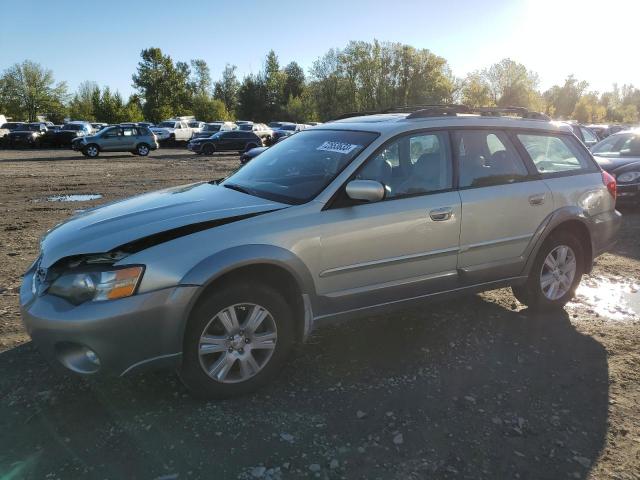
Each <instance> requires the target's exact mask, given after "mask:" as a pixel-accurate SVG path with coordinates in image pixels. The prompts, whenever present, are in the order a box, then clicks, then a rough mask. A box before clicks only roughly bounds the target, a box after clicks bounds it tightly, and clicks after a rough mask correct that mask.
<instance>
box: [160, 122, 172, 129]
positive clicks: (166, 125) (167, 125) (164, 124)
mask: <svg viewBox="0 0 640 480" xmlns="http://www.w3.org/2000/svg"><path fill="white" fill-rule="evenodd" d="M175 126H176V123H175V122H160V123H159V124H158V127H160V128H174V127H175Z"/></svg>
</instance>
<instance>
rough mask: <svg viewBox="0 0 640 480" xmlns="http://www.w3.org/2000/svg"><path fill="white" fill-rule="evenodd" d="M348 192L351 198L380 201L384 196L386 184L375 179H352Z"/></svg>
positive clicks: (348, 185)
mask: <svg viewBox="0 0 640 480" xmlns="http://www.w3.org/2000/svg"><path fill="white" fill-rule="evenodd" d="M346 192H347V196H348V197H349V198H350V199H351V200H358V201H364V202H379V201H380V200H382V199H383V198H384V185H382V184H381V183H380V182H376V181H375V180H351V181H350V182H349V183H347V188H346Z"/></svg>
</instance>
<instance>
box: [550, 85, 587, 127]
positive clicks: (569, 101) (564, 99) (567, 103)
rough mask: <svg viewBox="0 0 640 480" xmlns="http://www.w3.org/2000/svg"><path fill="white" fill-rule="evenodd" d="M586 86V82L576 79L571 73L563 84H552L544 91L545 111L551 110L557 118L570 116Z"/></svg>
mask: <svg viewBox="0 0 640 480" xmlns="http://www.w3.org/2000/svg"><path fill="white" fill-rule="evenodd" d="M588 86H589V84H588V83H587V82H585V81H578V80H577V79H576V78H575V77H574V76H573V75H569V76H568V77H567V79H566V80H565V81H564V85H563V86H559V85H554V86H553V87H551V88H550V89H549V90H547V91H546V92H544V99H545V101H546V106H547V113H551V112H553V114H554V115H555V116H556V117H558V118H565V119H567V118H570V117H571V115H572V113H573V112H574V110H575V108H576V104H577V103H578V100H580V97H581V96H582V94H583V93H584V91H585V90H586V89H587V87H588ZM581 108H582V107H581ZM551 109H552V110H551Z"/></svg>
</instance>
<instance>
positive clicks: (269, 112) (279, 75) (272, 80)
mask: <svg viewBox="0 0 640 480" xmlns="http://www.w3.org/2000/svg"><path fill="white" fill-rule="evenodd" d="M262 79H263V82H264V88H265V93H266V98H265V100H266V105H265V114H266V116H267V118H269V119H274V118H278V117H279V116H280V113H281V111H282V107H283V106H284V104H285V102H286V99H285V97H284V84H285V74H284V72H282V71H281V70H280V62H279V61H278V56H277V55H276V53H275V52H274V51H273V50H269V53H268V54H267V58H266V60H265V64H264V70H263V72H262Z"/></svg>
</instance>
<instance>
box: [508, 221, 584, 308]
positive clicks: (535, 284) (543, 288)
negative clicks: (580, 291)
mask: <svg viewBox="0 0 640 480" xmlns="http://www.w3.org/2000/svg"><path fill="white" fill-rule="evenodd" d="M583 272H584V250H583V248H582V245H581V244H580V242H579V241H578V240H577V239H576V238H575V237H574V236H573V235H571V234H570V233H567V232H560V233H557V234H553V235H552V236H551V237H549V238H548V239H547V240H546V241H545V242H544V244H543V245H542V247H541V248H540V251H539V252H538V255H537V257H536V259H535V261H534V263H533V266H532V268H531V272H530V273H529V278H528V279H527V282H526V283H525V284H524V285H522V286H518V287H512V291H513V294H514V296H515V297H516V298H517V299H518V300H519V301H520V302H522V303H524V304H525V305H527V306H528V307H529V308H532V309H537V310H549V309H554V308H562V307H564V306H565V305H566V304H567V302H569V300H571V299H572V298H573V296H574V295H575V291H576V288H577V287H578V284H579V283H580V280H581V278H582V274H583Z"/></svg>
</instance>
